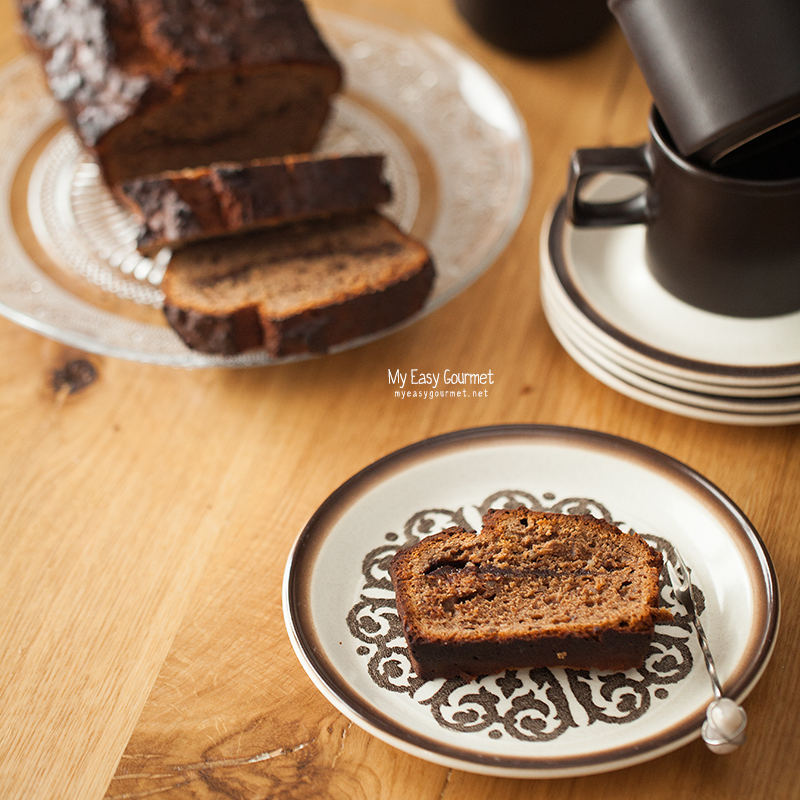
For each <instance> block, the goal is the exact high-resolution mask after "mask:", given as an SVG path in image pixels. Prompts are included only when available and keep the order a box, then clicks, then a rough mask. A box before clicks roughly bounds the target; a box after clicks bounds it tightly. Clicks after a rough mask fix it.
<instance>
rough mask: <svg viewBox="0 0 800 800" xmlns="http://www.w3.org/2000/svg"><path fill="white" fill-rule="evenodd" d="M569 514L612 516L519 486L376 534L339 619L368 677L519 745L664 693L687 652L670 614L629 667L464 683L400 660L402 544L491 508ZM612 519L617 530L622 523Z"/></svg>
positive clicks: (639, 709) (611, 717)
mask: <svg viewBox="0 0 800 800" xmlns="http://www.w3.org/2000/svg"><path fill="white" fill-rule="evenodd" d="M520 506H524V507H527V508H531V509H533V510H535V511H555V512H559V513H570V514H592V515H593V516H596V517H602V518H603V519H605V520H606V521H608V522H614V521H613V517H612V515H611V512H610V511H609V510H608V509H607V508H606V507H605V506H604V505H603V504H602V503H599V502H598V501H596V500H593V499H590V498H582V497H566V498H562V499H560V500H559V499H557V498H556V496H555V495H554V494H552V493H550V492H546V493H544V494H542V495H541V497H539V496H536V495H534V494H532V493H530V492H527V491H524V490H521V489H503V490H500V491H497V492H494V493H492V494H490V495H489V496H488V497H486V498H485V499H484V500H483V502H481V503H479V504H478V505H476V506H472V507H469V508H468V509H467V508H465V507H460V508H458V509H444V508H430V509H423V510H420V511H418V512H416V513H414V514H412V515H411V517H409V518H408V520H406V522H405V524H404V525H403V528H402V531H401V532H400V533H397V532H394V531H391V532H388V533H386V534H385V535H384V539H385V543H384V544H381V545H380V546H378V547H376V548H374V549H373V550H371V551H370V552H369V553H367V554H366V556H365V557H364V560H363V562H362V575H363V583H362V586H361V591H360V598H359V600H358V602H357V603H355V605H353V607H352V608H351V609H350V611H349V613H348V615H347V626H348V630H349V631H350V634H351V635H352V637H353V638H354V639H355V640H356V642H357V643H358V644H357V646H356V654H357V655H358V656H360V657H361V658H363V659H364V663H365V667H366V670H367V672H368V674H369V677H370V679H371V680H372V681H373V682H374V683H375V684H376V685H377V686H379V687H381V688H382V689H385V690H386V691H390V692H398V693H403V694H407V695H409V697H411V698H413V699H414V700H415V701H416V702H417V703H418V704H419V705H421V706H424V707H427V708H429V709H430V713H431V716H432V717H433V719H434V720H435V721H436V722H437V724H438V725H440V726H441V727H442V728H446V729H449V730H455V731H461V732H464V733H472V734H478V735H485V736H488V737H489V738H491V739H500V738H502V737H503V736H510V737H512V738H514V739H517V740H521V741H532V742H533V741H536V742H542V741H549V740H552V739H556V738H558V737H559V736H562V735H563V734H564V733H566V732H567V731H568V730H569V729H570V728H577V727H581V726H585V725H592V724H595V723H601V724H612V725H621V724H626V723H629V722H633V721H634V720H637V719H639V718H640V717H641V716H643V715H644V714H646V713H647V711H648V710H649V709H650V708H651V707H652V706H653V704H654V703H659V702H663V701H665V700H666V699H667V697H668V696H669V690H668V688H666V687H668V686H670V685H672V684H676V683H678V682H679V681H681V680H683V679H684V678H685V677H686V676H687V675H688V674H689V673H690V671H691V669H692V665H693V659H692V654H691V651H690V649H689V643H688V642H689V637H690V635H691V623H690V621H689V619H688V618H687V617H686V616H685V615H682V614H680V613H677V611H673V617H674V619H673V621H672V622H670V623H664V624H659V625H658V626H657V628H656V634H655V637H654V639H653V642H652V644H651V646H650V652H649V653H648V655H647V658H646V660H645V662H644V664H643V665H642V666H641V667H640V668H638V669H635V670H629V671H628V672H616V673H601V672H597V671H596V670H574V669H563V670H562V669H548V668H539V669H528V670H507V671H506V672H505V673H504V674H502V675H487V676H481V677H479V678H476V679H475V680H472V681H469V680H465V679H464V678H460V677H457V678H451V679H449V680H442V679H439V680H432V681H423V680H421V679H420V678H419V677H417V675H416V673H415V672H414V668H413V667H412V665H411V661H410V659H409V656H408V649H407V647H406V643H405V639H404V637H403V631H402V627H401V625H400V620H399V618H398V616H397V611H396V608H395V600H394V591H393V589H392V583H391V580H390V579H389V573H388V569H389V562H390V561H391V559H392V557H393V556H394V554H395V553H396V552H397V551H398V550H399V549H400V548H401V547H405V546H407V545H410V544H414V543H416V542H418V541H420V540H421V539H423V538H424V537H425V536H428V535H430V534H432V533H436V532H438V531H441V530H444V529H445V528H448V527H451V526H460V527H463V528H466V529H469V530H473V529H474V528H473V526H471V525H470V524H469V522H468V521H467V519H468V517H471V516H472V512H473V511H475V512H477V513H478V514H479V515H480V516H483V514H484V513H485V512H486V511H488V510H489V509H490V508H518V507H520ZM614 524H615V525H618V526H619V527H621V528H623V530H624V527H623V524H622V523H620V522H614ZM642 535H643V537H644V538H645V539H647V540H648V542H649V543H650V544H651V545H652V546H653V547H655V548H656V549H658V550H661V551H663V552H664V553H666V555H667V557H669V556H670V555H671V553H672V545H671V544H670V543H669V542H668V541H667V540H665V539H663V538H661V537H658V536H655V535H651V534H642ZM660 591H661V599H662V604H663V605H664V606H666V607H668V608H673V607H674V606H675V605H676V602H675V599H674V597H673V596H672V589H671V587H670V585H669V583H668V582H664V581H663V580H662V583H661V588H660ZM692 591H693V593H694V595H695V600H696V602H697V606H698V610H700V611H701V612H702V609H703V608H704V606H705V603H704V599H703V596H702V592H701V591H700V590H699V589H698V588H697V587H696V586H693V587H692Z"/></svg>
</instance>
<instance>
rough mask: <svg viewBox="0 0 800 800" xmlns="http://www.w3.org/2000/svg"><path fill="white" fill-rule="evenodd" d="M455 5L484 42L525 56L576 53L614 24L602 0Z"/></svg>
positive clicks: (458, 1)
mask: <svg viewBox="0 0 800 800" xmlns="http://www.w3.org/2000/svg"><path fill="white" fill-rule="evenodd" d="M455 5H456V9H457V10H458V12H459V13H460V14H461V16H462V17H463V18H464V19H465V20H466V22H467V23H468V24H469V26H470V27H471V28H472V29H473V30H474V31H475V32H476V33H478V34H479V35H480V36H481V37H482V38H484V39H486V41H487V42H489V43H490V44H493V45H495V46H497V47H500V48H502V49H503V50H506V51H508V52H510V53H514V54H516V55H522V56H531V57H549V56H559V55H566V54H568V53H572V52H575V51H577V50H581V49H582V48H584V47H588V46H589V45H590V44H592V43H593V42H594V41H596V40H597V39H598V38H599V37H600V36H601V34H602V33H603V32H604V31H605V30H606V29H607V28H608V27H609V26H610V25H611V24H612V23H613V22H614V17H613V15H612V14H611V12H610V11H609V10H608V6H607V4H606V0H455Z"/></svg>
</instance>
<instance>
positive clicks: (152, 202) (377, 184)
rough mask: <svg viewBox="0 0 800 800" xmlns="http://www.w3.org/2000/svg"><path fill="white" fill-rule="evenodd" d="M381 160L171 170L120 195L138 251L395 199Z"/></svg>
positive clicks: (315, 159) (323, 159)
mask: <svg viewBox="0 0 800 800" xmlns="http://www.w3.org/2000/svg"><path fill="white" fill-rule="evenodd" d="M383 161H384V157H383V156H382V155H372V154H370V155H346V156H333V155H331V156H323V155H292V156H285V157H282V158H269V159H258V160H253V161H249V162H246V163H241V164H237V163H219V164H212V165H210V166H208V167H197V168H194V169H184V170H172V171H167V172H163V173H160V174H157V175H148V176H146V177H143V178H138V179H136V180H133V181H127V182H125V183H123V184H121V185H120V186H119V187H118V197H119V198H120V199H121V200H122V201H123V203H124V204H125V205H126V206H127V207H128V208H129V209H130V210H131V212H132V213H133V215H134V216H135V217H136V219H137V220H138V222H139V226H140V227H139V234H138V238H137V247H138V249H139V250H140V251H141V252H142V253H144V254H145V255H152V254H154V253H155V252H157V251H158V250H160V249H161V248H162V247H171V248H176V247H180V246H183V245H185V244H187V243H189V242H192V241H197V240H199V239H205V238H210V237H213V236H223V235H226V234H231V233H236V232H239V231H243V230H248V229H251V228H255V227H260V226H267V225H278V224H283V223H286V222H295V221H298V220H302V219H311V218H314V217H322V216H330V215H331V214H335V213H343V212H350V213H352V212H356V211H367V210H370V209H374V208H377V207H378V206H379V205H381V204H382V203H386V202H388V201H389V200H390V199H391V196H392V192H391V188H390V187H389V184H388V183H387V182H386V181H385V180H384V178H383Z"/></svg>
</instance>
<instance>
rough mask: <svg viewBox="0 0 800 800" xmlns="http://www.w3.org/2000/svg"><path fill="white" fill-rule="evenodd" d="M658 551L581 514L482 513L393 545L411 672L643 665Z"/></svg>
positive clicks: (663, 615) (665, 615) (660, 616)
mask: <svg viewBox="0 0 800 800" xmlns="http://www.w3.org/2000/svg"><path fill="white" fill-rule="evenodd" d="M661 566H662V557H661V554H660V553H659V552H657V551H656V550H654V549H653V548H651V547H650V546H649V545H648V544H647V542H645V540H644V539H642V538H641V537H640V536H639V535H638V534H635V533H630V534H627V533H623V532H622V531H620V530H619V529H618V528H616V527H615V526H613V525H611V524H609V523H608V522H605V521H603V520H599V519H596V518H594V517H591V516H588V515H587V516H573V515H566V514H552V513H544V512H534V511H531V510H530V509H527V508H521V509H516V510H513V511H506V510H502V511H501V510H491V511H489V512H488V513H487V514H486V516H485V517H484V520H483V529H482V530H481V532H480V533H474V532H471V531H465V530H463V529H461V528H448V529H447V530H445V531H442V532H441V533H437V534H434V535H432V536H429V537H427V538H425V539H422V540H421V541H420V542H418V543H416V544H415V545H413V546H410V547H408V548H405V549H403V550H400V551H399V552H398V553H397V554H396V555H395V556H394V558H393V559H392V561H391V564H390V568H389V572H390V575H391V578H392V583H393V585H394V588H395V594H396V601H397V612H398V615H399V617H400V621H401V623H402V626H403V632H404V634H405V637H406V641H407V643H408V648H409V653H410V657H411V662H412V665H413V666H414V669H415V670H416V672H417V675H419V676H420V677H421V678H424V679H430V678H436V677H441V678H449V677H454V676H456V675H470V676H475V675H489V674H494V673H497V672H502V671H504V670H506V669H517V668H526V667H530V668H533V667H557V666H560V667H571V668H574V669H589V668H597V669H601V670H626V669H631V668H634V667H639V666H641V665H642V663H643V662H644V659H645V658H646V656H647V653H648V651H649V648H650V642H651V641H652V639H653V635H654V627H655V623H656V622H657V621H663V620H666V619H670V618H671V616H670V614H669V612H668V611H666V610H665V609H661V608H659V607H658V597H659V575H660V572H661Z"/></svg>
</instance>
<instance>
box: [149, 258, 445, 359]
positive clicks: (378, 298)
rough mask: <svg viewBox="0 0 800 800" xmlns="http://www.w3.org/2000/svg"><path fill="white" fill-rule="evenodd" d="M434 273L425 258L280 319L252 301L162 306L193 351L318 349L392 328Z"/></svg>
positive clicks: (419, 299)
mask: <svg viewBox="0 0 800 800" xmlns="http://www.w3.org/2000/svg"><path fill="white" fill-rule="evenodd" d="M434 277H435V271H434V266H433V263H432V262H431V260H430V259H427V260H426V261H425V262H424V263H422V264H421V265H420V268H419V269H418V270H417V271H416V272H415V273H414V274H413V275H411V276H410V277H408V278H407V279H405V280H401V281H398V282H396V283H394V284H392V285H390V286H387V287H386V288H385V289H384V290H383V291H380V292H372V293H369V294H364V295H360V296H358V297H351V298H348V299H346V300H344V301H341V302H335V303H332V304H330V305H327V306H323V307H320V308H314V309H309V310H307V311H305V312H302V313H300V314H295V315H293V316H291V317H287V318H286V319H281V320H273V319H266V318H263V317H261V316H260V315H259V312H258V308H257V307H256V306H251V307H249V308H246V309H241V310H239V311H237V312H235V313H234V314H230V315H225V316H213V315H210V314H204V313H198V312H196V311H193V310H191V309H181V308H177V307H174V306H171V305H169V304H165V306H164V314H165V316H166V318H167V321H168V322H169V324H170V325H171V326H172V328H173V329H174V330H175V332H176V333H177V334H178V335H179V336H180V337H181V339H183V341H184V342H185V343H186V344H187V345H188V346H189V347H190V348H192V349H193V350H198V351H200V352H204V353H212V354H223V355H234V354H237V353H242V352H244V351H247V350H252V349H264V350H266V352H267V353H268V354H269V355H270V356H272V357H273V358H279V357H285V356H291V355H299V354H307V353H315V354H322V353H326V352H328V351H329V350H330V349H331V348H333V347H334V346H336V345H339V344H342V343H344V342H348V341H352V340H354V339H357V338H360V337H362V336H367V335H369V334H371V333H376V332H377V331H380V330H384V329H386V328H390V327H392V326H394V325H397V324H399V323H400V322H403V321H404V320H406V319H408V318H409V317H411V316H412V315H413V314H415V313H417V312H418V311H419V310H420V309H421V308H422V306H423V305H424V303H425V300H426V298H427V297H428V295H429V294H430V291H431V287H432V286H433V281H434Z"/></svg>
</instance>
